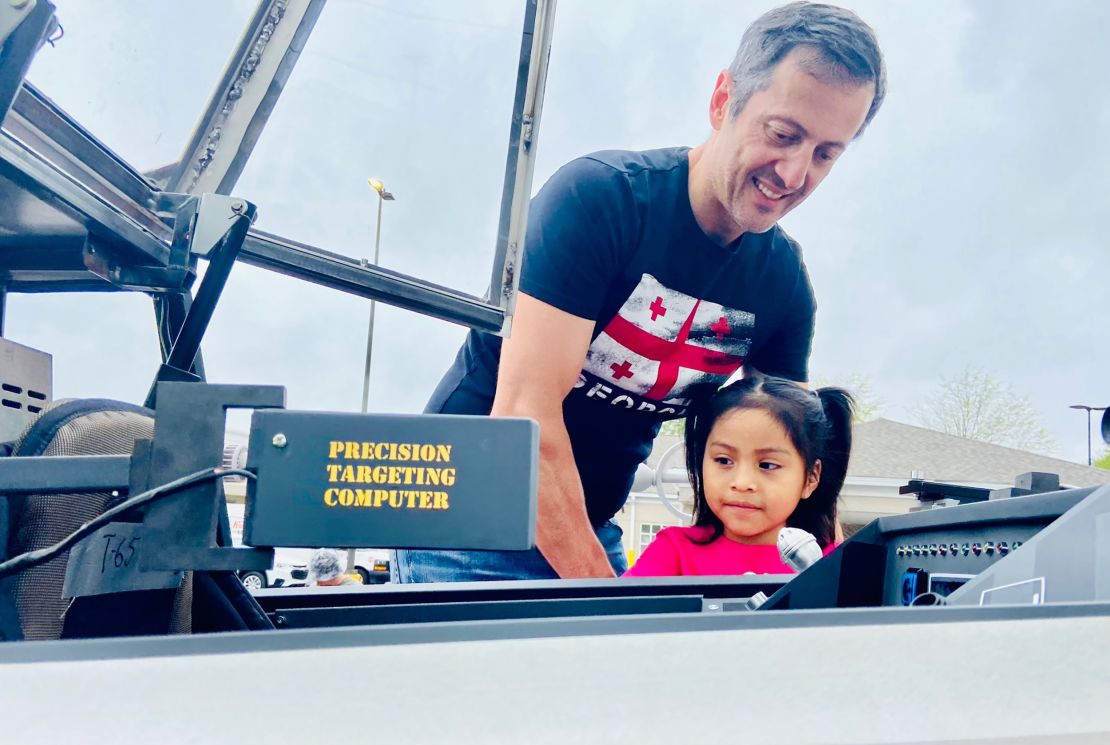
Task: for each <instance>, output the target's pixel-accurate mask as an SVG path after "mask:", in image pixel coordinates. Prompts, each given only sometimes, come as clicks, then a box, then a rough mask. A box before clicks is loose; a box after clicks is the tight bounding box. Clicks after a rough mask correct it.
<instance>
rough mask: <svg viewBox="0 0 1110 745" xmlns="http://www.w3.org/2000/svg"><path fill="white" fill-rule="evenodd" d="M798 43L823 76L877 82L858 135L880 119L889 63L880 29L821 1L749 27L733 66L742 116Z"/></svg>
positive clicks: (778, 11)
mask: <svg viewBox="0 0 1110 745" xmlns="http://www.w3.org/2000/svg"><path fill="white" fill-rule="evenodd" d="M797 47H806V48H808V49H812V50H813V52H814V53H815V58H814V59H813V60H811V61H810V62H808V63H803V67H804V69H805V70H806V72H808V73H810V74H811V75H815V76H817V77H819V78H822V79H831V80H836V81H842V82H851V81H858V82H859V83H861V84H864V83H873V84H874V85H875V98H874V99H873V100H872V101H871V108H870V110H868V112H867V116H866V117H865V118H864V120H863V124H862V125H861V126H860V128H859V132H856V136H857V137H858V136H859V135H860V134H862V133H863V130H864V129H866V128H867V125H868V124H869V123H870V122H871V120H872V119H873V118H874V117H875V114H876V112H878V110H879V106H881V105H882V103H883V98H884V97H885V96H886V66H885V65H884V64H883V53H882V52H881V51H880V50H879V42H878V40H877V39H876V38H875V32H874V31H873V30H872V29H871V27H870V26H868V25H867V24H866V23H864V22H863V21H862V20H861V19H860V17H859V16H857V15H856V14H855V13H853V12H852V11H850V10H845V9H844V8H838V7H836V6H835V5H825V4H822V3H810V2H796V3H790V4H789V5H784V6H782V7H781V8H775V9H774V10H770V11H767V12H766V13H764V14H763V15H761V16H760V17H759V18H757V19H756V20H755V21H754V22H753V23H752V25H751V26H748V29H747V31H745V32H744V36H743V37H742V38H741V39H740V48H739V49H737V50H736V57H735V58H734V59H733V60H732V65H730V66H729V69H728V71H729V73H730V74H731V75H732V104H731V107H730V109H729V116H730V117H735V116H737V115H738V114H739V113H740V112H741V111H742V110H743V109H744V106H746V105H747V103H748V99H750V98H751V97H752V95H754V94H755V93H758V92H759V91H762V90H766V89H767V88H768V87H769V86H770V85H771V75H772V74H773V73H774V71H775V67H777V66H778V64H779V63H780V62H782V60H783V58H784V57H786V55H788V54H789V53H790V52H791V51H793V50H794V49H795V48H797Z"/></svg>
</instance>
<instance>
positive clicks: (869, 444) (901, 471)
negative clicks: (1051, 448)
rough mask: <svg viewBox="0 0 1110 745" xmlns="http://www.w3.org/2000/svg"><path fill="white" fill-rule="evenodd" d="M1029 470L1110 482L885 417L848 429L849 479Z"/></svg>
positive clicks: (983, 479)
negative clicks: (850, 454) (849, 431)
mask: <svg viewBox="0 0 1110 745" xmlns="http://www.w3.org/2000/svg"><path fill="white" fill-rule="evenodd" d="M681 441H682V438H681V437H673V436H667V435H660V436H659V437H658V438H656V440H655V447H654V448H653V449H652V453H651V456H650V457H649V458H648V463H649V465H651V466H653V467H654V466H655V465H656V464H657V463H658V461H659V458H660V457H661V456H662V454H663V453H664V452H665V451H666V449H667V448H668V447H670V446H672V445H674V444H676V443H679V442H681ZM683 467H685V461H684V460H683V459H682V457H681V456H680V455H678V454H676V457H674V458H672V459H671V461H670V462H669V463H668V468H671V469H673V468H683ZM1030 471H1040V472H1042V473H1054V474H1056V475H1057V476H1059V477H1060V483H1061V484H1062V485H1066V486H1097V485H1099V484H1107V483H1110V471H1107V470H1104V469H1102V468H1093V467H1091V466H1084V465H1080V464H1078V463H1072V462H1071V461H1067V460H1061V459H1060V458H1052V457H1049V456H1047V455H1038V454H1037V453H1030V452H1027V451H1025V450H1017V449H1014V448H1008V447H1002V446H1001V445H992V444H991V443H989V442H980V441H979V440H969V439H967V438H966V437H957V436H955V435H947V434H945V433H943V432H937V431H935V430H931V429H925V428H924V427H915V426H913V425H912V424H903V423H901V422H895V421H891V420H890V419H873V420H872V421H869V422H863V423H861V424H856V425H855V427H854V428H853V442H852V460H851V461H850V462H849V464H848V476H849V477H852V476H858V477H870V478H885V479H904V480H906V481H908V480H909V479H910V478H911V477H912V478H920V479H925V480H928V481H942V482H952V483H976V484H998V485H1000V486H1005V485H1011V486H1012V485H1013V483H1014V479H1015V478H1017V477H1018V476H1019V475H1021V474H1023V473H1028V472H1030ZM914 474H916V475H914Z"/></svg>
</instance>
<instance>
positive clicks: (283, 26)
mask: <svg viewBox="0 0 1110 745" xmlns="http://www.w3.org/2000/svg"><path fill="white" fill-rule="evenodd" d="M324 2H325V0H263V1H262V2H261V3H259V5H258V9H257V10H256V11H255V14H254V17H253V19H252V20H251V22H250V24H249V25H248V26H247V28H246V29H245V31H244V34H243V38H242V39H241V40H240V42H239V47H238V48H237V49H236V51H235V53H234V54H233V55H232V57H231V61H230V62H229V64H228V66H227V69H226V71H225V72H224V75H223V78H222V79H221V80H220V82H219V84H218V85H217V86H216V90H215V91H214V92H213V94H212V98H211V100H210V101H209V102H208V107H207V109H206V110H205V112H204V115H203V116H202V117H201V120H200V123H199V124H198V125H197V128H196V130H195V131H194V132H193V135H192V137H191V138H190V142H189V145H188V147H187V148H186V150H185V156H184V157H183V158H182V159H181V162H180V163H178V165H177V166H176V169H175V170H174V172H173V173H172V175H171V177H170V178H169V183H168V184H167V185H166V187H165V188H166V191H171V192H183V193H187V194H198V195H199V194H203V193H215V194H230V193H231V190H232V189H233V188H234V187H235V182H236V181H237V180H238V179H239V175H240V174H241V173H242V172H243V168H244V167H245V166H246V164H247V160H248V158H250V154H251V152H252V151H253V150H254V145H255V143H256V142H257V141H258V138H259V136H261V134H262V129H263V127H265V125H266V121H267V120H268V119H269V117H270V114H271V112H272V111H273V110H274V107H275V106H276V105H277V101H278V98H279V97H280V96H281V92H282V90H283V89H284V87H285V83H286V81H287V80H288V79H289V75H290V74H291V73H292V72H293V67H294V65H296V63H297V60H298V59H299V58H300V54H301V50H302V49H304V45H305V43H306V42H307V41H308V37H309V34H311V33H312V28H313V27H314V26H315V25H316V19H317V18H319V17H320V12H321V11H322V10H323V9H324Z"/></svg>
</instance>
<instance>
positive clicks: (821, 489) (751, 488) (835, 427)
mask: <svg viewBox="0 0 1110 745" xmlns="http://www.w3.org/2000/svg"><path fill="white" fill-rule="evenodd" d="M852 406H853V402H852V397H851V396H850V395H849V394H848V392H847V391H845V390H843V389H841V388H819V389H818V390H817V391H816V392H810V391H807V390H805V389H804V388H802V387H801V386H799V385H797V384H796V383H794V382H792V381H789V380H784V379H782V378H774V377H764V376H762V375H754V376H752V377H748V378H744V379H743V380H740V381H737V382H735V383H733V384H731V385H728V386H726V387H724V388H722V389H721V390H720V391H718V392H717V393H716V394H715V395H714V396H713V397H712V398H709V399H708V400H707V401H706V402H705V403H704V404H701V405H699V406H696V407H694V408H693V409H692V410H691V412H690V413H689V414H688V415H687V418H686V468H687V471H688V472H689V475H690V483H691V484H692V485H693V487H694V499H695V502H694V524H693V525H692V526H691V527H688V528H684V527H670V528H664V529H663V530H661V531H659V534H658V535H657V536H656V537H655V540H654V541H652V542H651V544H650V545H649V546H648V547H647V549H646V550H645V551H644V553H643V555H642V556H641V557H640V558H639V560H638V561H636V563H635V564H633V566H632V568H631V569H629V570H628V572H626V573H625V575H624V576H626V577H630V576H631V577H658V576H674V575H727V574H746V573H749V572H751V573H755V574H790V573H792V572H793V570H792V569H790V568H789V567H787V566H786V565H785V564H783V563H782V560H781V559H780V558H779V552H778V547H777V546H776V541H777V539H778V535H779V531H780V530H782V529H783V528H784V527H787V526H790V527H792V528H801V529H802V530H805V531H807V532H809V533H812V534H813V536H814V537H815V538H816V539H817V543H818V544H819V545H820V546H821V548H822V550H823V552H824V553H826V554H827V553H828V552H829V551H831V550H832V549H833V548H835V546H836V522H837V520H836V502H837V498H838V497H839V495H840V489H841V487H842V486H843V485H844V476H845V474H846V473H847V472H848V458H849V455H850V454H851V450H852Z"/></svg>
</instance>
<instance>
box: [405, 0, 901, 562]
mask: <svg viewBox="0 0 1110 745" xmlns="http://www.w3.org/2000/svg"><path fill="white" fill-rule="evenodd" d="M884 92H885V72H884V67H883V61H882V55H881V52H880V51H879V48H878V44H877V42H876V40H875V37H874V34H873V32H872V31H871V29H870V28H869V27H868V26H867V25H866V24H864V23H863V22H862V21H861V20H860V19H859V18H857V17H856V16H855V15H854V14H852V13H850V12H848V11H845V10H842V9H840V8H835V7H832V6H828V5H819V4H810V3H793V4H791V5H787V6H785V7H782V8H778V9H776V10H772V11H770V12H768V13H766V14H765V15H763V16H762V17H760V18H759V19H757V20H756V21H755V23H753V24H752V26H751V27H750V28H749V29H748V30H747V31H746V32H745V33H744V36H743V39H742V40H741V42H740V48H739V50H738V51H737V53H736V57H735V59H734V61H733V63H732V65H731V66H730V68H729V69H728V70H725V71H722V72H721V73H720V75H719V76H718V77H717V83H716V86H715V87H714V89H713V93H712V95H711V97H710V101H709V123H710V125H711V127H712V131H711V133H710V135H709V138H708V139H707V140H706V141H705V142H704V143H702V144H701V145H699V146H698V147H695V148H694V149H692V150H689V149H686V148H671V149H666V150H654V151H648V152H639V153H635V152H604V153H595V154H594V155H591V156H587V157H585V158H579V159H577V160H575V161H572V162H571V163H569V164H567V165H566V166H564V167H563V168H562V169H560V170H559V171H558V172H557V173H556V174H555V175H554V176H552V178H551V180H550V181H548V183H547V184H546V185H545V186H544V187H543V189H541V191H540V192H539V194H538V195H537V196H536V198H535V199H534V200H533V202H532V206H531V210H530V214H529V221H528V232H527V238H526V242H525V255H524V262H523V266H522V274H521V280H520V295H519V296H518V301H517V308H516V314H515V317H514V320H513V330H512V335H511V337H510V338H509V339H506V340H505V342H504V344H501V343H500V340H499V339H498V338H496V337H492V336H489V335H486V334H481V333H476V332H471V333H470V335H469V336H468V338H467V340H466V343H465V344H464V346H463V348H462V349H461V350H460V352H459V355H458V357H457V358H456V360H455V364H454V365H453V367H452V368H451V369H450V370H449V371H448V372H447V374H446V375H445V376H444V378H443V380H442V381H441V382H440V385H439V387H438V388H437V390H436V392H435V393H434V394H433V396H432V400H431V401H430V402H429V404H428V407H427V409H426V411H428V412H442V413H467V414H485V413H489V414H492V415H493V416H523V417H531V418H533V419H535V420H536V421H537V422H539V425H540V465H539V504H538V514H537V523H536V544H537V548H538V550H536V551H532V552H429V551H403V552H399V553H398V556H397V559H396V563H397V570H398V575H399V578H400V579H401V580H402V581H415V582H435V581H451V580H477V579H512V578H553V577H612V576H614V573H618V574H619V573H620V572H621V571H623V570H624V568H625V560H624V551H623V548H622V546H621V542H620V535H621V531H620V529H619V528H618V527H617V526H616V525H615V524H613V523H612V522H611V521H610V518H611V517H612V516H613V515H614V514H616V512H617V511H618V510H619V509H620V508H621V506H622V505H623V504H624V501H625V500H626V499H627V497H628V492H629V488H630V486H631V483H632V478H633V475H634V473H635V470H636V466H637V465H638V464H639V463H641V462H643V461H644V459H645V458H646V457H647V455H648V453H649V452H650V450H651V443H652V440H653V439H654V437H655V434H656V433H657V432H658V428H659V425H660V423H661V422H662V421H663V420H665V419H670V418H675V417H679V416H682V415H683V414H684V412H685V410H686V407H687V406H688V404H689V397H690V396H692V395H695V394H696V392H697V391H701V390H706V389H709V390H711V389H712V388H713V384H716V385H720V384H723V383H724V382H725V380H727V379H728V377H729V376H730V375H732V373H734V372H735V371H736V370H738V369H739V368H740V367H741V365H743V366H745V368H756V369H759V370H761V371H762V372H764V373H767V374H773V375H779V376H783V377H787V378H790V379H792V380H796V381H799V382H802V383H804V382H805V381H806V379H807V375H808V369H807V366H808V358H809V352H810V346H811V338H812V334H813V319H814V308H815V304H814V299H813V293H812V289H811V288H810V284H809V279H808V276H807V274H806V271H805V266H804V264H803V263H802V259H801V252H800V250H799V248H798V246H797V244H795V243H794V241H793V240H791V239H790V238H789V237H788V236H787V235H786V234H785V233H784V232H783V231H782V230H781V228H779V227H778V226H777V224H776V223H777V222H778V220H779V219H781V218H782V217H783V216H784V215H785V214H787V213H788V212H789V211H790V210H792V209H793V208H794V207H796V206H797V205H799V204H800V203H801V202H802V201H803V200H805V198H806V197H807V196H809V194H810V193H812V192H813V190H814V189H815V188H817V186H818V185H819V184H820V183H821V181H822V180H824V178H825V176H827V175H828V173H829V170H830V169H831V168H832V165H833V163H834V162H835V161H836V160H837V158H838V157H839V156H840V155H841V154H842V153H843V152H844V150H845V148H846V147H847V146H848V143H849V142H851V141H852V140H853V139H854V138H855V137H857V136H858V135H859V134H860V133H861V132H862V131H863V129H864V128H865V127H866V126H867V124H868V123H869V122H870V121H871V118H872V117H873V116H874V115H875V113H876V112H877V111H878V108H879V106H880V104H881V103H882V99H883V95H884ZM490 488H497V486H496V484H491V485H490Z"/></svg>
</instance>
